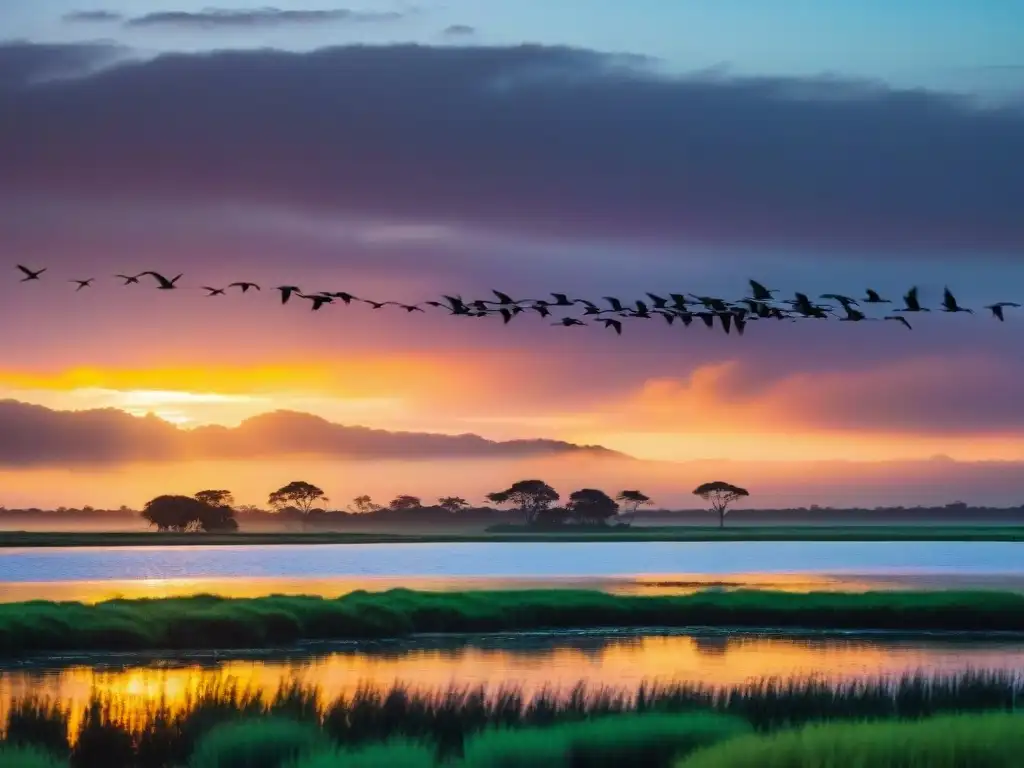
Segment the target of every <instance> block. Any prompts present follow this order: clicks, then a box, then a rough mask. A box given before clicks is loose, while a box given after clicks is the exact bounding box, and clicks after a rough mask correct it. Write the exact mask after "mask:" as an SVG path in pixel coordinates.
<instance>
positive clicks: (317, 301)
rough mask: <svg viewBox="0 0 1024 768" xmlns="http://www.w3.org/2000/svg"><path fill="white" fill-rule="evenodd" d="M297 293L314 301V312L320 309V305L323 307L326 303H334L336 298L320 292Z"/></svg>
mask: <svg viewBox="0 0 1024 768" xmlns="http://www.w3.org/2000/svg"><path fill="white" fill-rule="evenodd" d="M295 295H296V296H299V297H301V298H303V299H307V300H309V301H311V302H313V307H312V310H313V311H314V312H315V311H316V310H318V309H320V307H322V306H323V305H324V304H333V303H334V299H332V298H331V297H330V296H323V295H320V294H312V295H307V294H305V293H296V294H295Z"/></svg>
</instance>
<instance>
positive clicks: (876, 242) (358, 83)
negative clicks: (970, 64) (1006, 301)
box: [0, 46, 1024, 254]
mask: <svg viewBox="0 0 1024 768" xmlns="http://www.w3.org/2000/svg"><path fill="white" fill-rule="evenodd" d="M77 50H78V49H75V48H73V49H70V52H71V54H74V52H75V51H77ZM21 53H22V54H24V53H25V50H24V48H23V49H22V50H21ZM30 53H31V55H32V56H33V57H35V59H36V66H37V67H40V66H43V65H44V64H47V63H48V65H49V66H53V65H54V63H60V62H64V61H66V59H67V57H68V56H69V51H67V50H64V49H62V48H59V47H53V46H50V47H45V48H35V47H30ZM10 58H11V48H10V47H9V46H8V47H5V48H2V49H0V82H3V81H6V80H7V78H8V75H9V74H10V71H11V65H10V61H9V60H10ZM15 58H17V57H15ZM21 66H22V71H21V74H23V66H24V65H23V64H22V65H21ZM13 67H14V74H15V76H18V74H19V65H18V63H17V62H15V64H14V65H13ZM4 115H6V116H15V115H16V116H17V119H4V120H0V166H2V167H3V168H4V173H3V175H2V177H0V193H9V194H15V193H17V194H19V195H20V194H24V193H26V192H40V193H43V194H46V195H77V196H88V197H89V198H90V199H96V198H100V197H104V196H105V197H108V198H111V199H118V198H120V199H124V198H144V199H145V198H148V199H151V200H170V201H175V200H177V201H197V200H208V201H218V200H232V201H239V202H249V203H257V204H258V203H265V204H272V205H279V206H292V207H304V208H306V209H308V210H316V211H320V212H323V213H327V214H341V213H344V214H349V215H354V216H368V217H383V218H391V219H398V220H403V219H404V220H415V221H429V222H434V223H438V222H439V223H454V224H464V225H470V226H475V227H481V228H490V229H495V230H505V231H512V232H519V233H526V234H556V235H566V236H572V237H583V238H601V237H617V236H622V237H644V238H652V239H655V240H658V239H661V240H675V239H680V238H690V239H696V240H704V241H714V242H718V243H723V244H728V245H745V244H758V245H762V246H765V245H779V246H812V247H829V248H833V249H834V248H836V247H848V248H853V247H864V248H878V249H887V250H889V251H890V252H893V251H905V252H915V251H919V250H920V249H924V248H929V249H934V250H947V251H953V252H957V251H960V252H963V253H968V254H974V253H976V252H977V251H978V250H979V249H1009V248H1015V247H1017V246H1019V243H1020V242H1021V241H1022V239H1024V218H1022V217H1021V216H1020V214H1019V201H1020V200H1021V199H1024V115H1022V113H1020V112H1019V111H1014V110H1011V109H982V108H979V107H976V106H974V105H972V104H971V103H968V102H966V101H962V100H957V99H954V98H952V97H947V96H944V95H941V94H931V93H924V92H903V91H894V90H887V89H885V88H883V87H873V86H866V85H863V84H856V83H849V82H843V81H838V80H837V81H807V80H785V79H740V78H723V77H714V78H674V77H668V76H665V75H662V74H655V73H653V72H652V71H648V70H644V69H642V68H639V67H638V66H637V64H636V62H635V61H630V62H628V63H624V62H623V61H622V60H620V59H615V58H610V57H608V56H604V55H601V54H598V53H594V52H589V51H581V50H570V49H565V48H544V47H538V46H520V47H515V48H487V47H473V48H457V47H456V48H453V47H446V48H427V47H420V46H391V47H361V46H357V47H346V48H335V49H328V50H320V51H316V52H313V53H308V54H295V53H285V52H280V51H234V52H220V53H213V54H202V55H169V56H163V57H160V58H157V59H155V60H152V61H148V62H144V63H126V64H122V65H120V66H117V67H115V68H108V69H105V70H103V71H100V72H97V73H95V74H92V75H91V76H89V77H85V78H79V79H76V80H74V81H65V82H52V83H46V84H42V85H39V86H37V87H33V88H30V89H24V88H22V89H18V90H14V91H11V90H8V91H7V92H4V91H2V90H0V116H4ZM171 117H173V119H171Z"/></svg>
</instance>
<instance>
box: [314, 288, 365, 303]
mask: <svg viewBox="0 0 1024 768" xmlns="http://www.w3.org/2000/svg"><path fill="white" fill-rule="evenodd" d="M321 293H322V294H323V295H324V296H330V297H331V298H332V299H341V300H342V301H343V302H345V303H346V304H351V303H352V302H353V301H362V299H360V298H359V297H358V296H354V295H352V294H351V293H348V292H347V291H334V292H331V291H321Z"/></svg>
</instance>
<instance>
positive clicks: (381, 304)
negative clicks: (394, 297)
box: [362, 299, 391, 309]
mask: <svg viewBox="0 0 1024 768" xmlns="http://www.w3.org/2000/svg"><path fill="white" fill-rule="evenodd" d="M362 302H363V303H364V304H369V305H370V306H371V307H373V308H374V309H382V308H384V307H386V306H387V305H388V304H390V303H391V302H390V301H371V300H370V299H362Z"/></svg>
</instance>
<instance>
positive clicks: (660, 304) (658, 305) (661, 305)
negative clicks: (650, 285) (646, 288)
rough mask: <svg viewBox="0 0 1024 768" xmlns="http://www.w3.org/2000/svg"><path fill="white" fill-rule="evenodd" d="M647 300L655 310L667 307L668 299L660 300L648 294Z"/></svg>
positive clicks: (652, 294)
mask: <svg viewBox="0 0 1024 768" xmlns="http://www.w3.org/2000/svg"><path fill="white" fill-rule="evenodd" d="M647 298H649V299H650V300H651V302H652V303H653V304H654V308H655V309H665V307H667V306H668V299H665V298H662V297H661V296H658V295H657V294H656V293H648V294H647Z"/></svg>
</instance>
